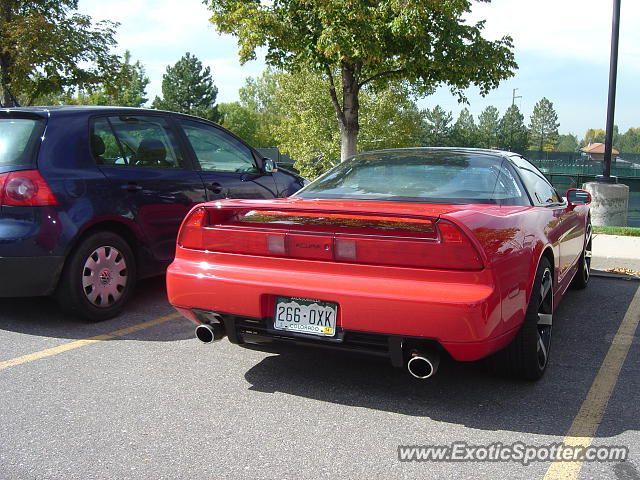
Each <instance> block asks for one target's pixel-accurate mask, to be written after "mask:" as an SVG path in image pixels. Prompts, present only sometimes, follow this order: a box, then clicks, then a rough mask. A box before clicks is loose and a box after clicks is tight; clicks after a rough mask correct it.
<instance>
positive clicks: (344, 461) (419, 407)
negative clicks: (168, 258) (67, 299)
mask: <svg viewBox="0 0 640 480" xmlns="http://www.w3.org/2000/svg"><path fill="white" fill-rule="evenodd" d="M639 288H640V282H637V281H625V280H618V279H612V278H593V280H592V283H591V285H590V286H589V288H588V289H587V290H585V291H571V292H570V293H569V294H568V296H567V297H566V298H565V300H564V301H563V303H562V305H561V306H560V308H559V310H558V311H557V312H556V315H555V319H554V326H555V328H554V337H553V343H552V349H553V353H552V358H551V364H550V367H549V370H548V371H547V373H546V375H545V377H544V378H543V379H542V380H541V381H539V382H537V383H523V382H520V381H513V380H508V379H503V378H499V377H496V376H494V375H492V374H491V373H489V372H488V371H487V370H486V369H485V368H484V366H483V364H481V363H474V364H460V363H454V362H452V361H446V360H445V361H443V364H442V365H441V368H440V371H439V372H438V374H437V375H436V376H435V377H434V378H432V379H430V380H427V381H417V380H414V379H413V378H411V377H410V376H409V375H408V374H406V372H403V371H401V370H396V369H394V368H392V367H391V366H390V364H388V362H386V361H384V360H381V359H372V358H369V357H359V356H355V355H352V354H341V353H335V352H327V351H324V350H317V351H316V350H309V351H301V350H292V351H287V352H285V353H282V354H271V353H264V352H260V351H254V350H247V349H243V348H240V347H237V346H234V345H231V344H229V343H228V341H227V340H223V341H222V342H218V343H215V344H211V345H203V344H201V343H200V342H198V341H197V340H195V338H194V335H193V325H192V324H191V323H190V322H188V321H187V320H184V319H182V318H180V317H177V316H176V315H172V314H173V310H172V309H171V308H170V307H169V305H168V304H167V302H166V300H165V290H164V283H163V279H161V278H160V279H153V280H149V281H145V282H143V283H141V284H140V285H139V287H138V291H137V293H136V297H135V301H134V302H133V303H132V304H131V305H130V307H129V308H128V309H127V311H126V312H125V314H123V315H121V316H120V317H118V318H116V319H113V320H109V321H106V322H102V323H97V324H88V323H84V322H82V321H79V320H75V319H73V318H68V317H65V316H64V315H63V314H62V313H60V312H59V310H58V309H57V308H56V305H55V304H54V303H53V302H52V301H50V300H48V299H0V346H1V348H0V389H1V390H0V479H3V480H4V479H7V480H8V479H76V478H77V479H94V478H95V479H129V478H131V479H183V478H184V479H213V478H291V479H298V478H310V479H316V478H378V477H380V478H412V479H413V478H424V477H428V478H456V479H458V478H527V479H531V478H540V479H542V478H581V479H591V478H615V479H618V480H633V479H640V473H639V472H640V434H639V430H640V375H639V374H638V372H639V371H640V334H639V333H638V332H635V329H632V330H628V329H627V330H624V331H621V332H619V328H620V326H621V325H623V326H624V325H627V326H629V325H632V326H633V325H634V324H633V322H634V321H635V322H636V323H635V324H637V318H638V316H640V290H639ZM617 333H618V335H617V336H616V334H617ZM612 345H613V347H612ZM620 345H622V347H624V348H622V349H621V348H617V349H616V346H617V347H620ZM626 347H628V353H627V350H626ZM612 352H613V353H612ZM621 352H622V353H621ZM608 353H609V355H607V354H608ZM618 369H619V370H618ZM616 380H617V382H616ZM568 433H569V434H570V435H569V436H578V437H580V441H583V442H592V445H623V446H627V447H628V448H629V459H628V460H627V461H626V462H613V463H602V462H601V463H582V464H580V463H578V464H576V463H573V462H565V463H559V464H558V463H556V464H554V465H552V464H551V462H549V461H539V462H533V463H532V464H530V465H528V466H524V465H521V464H520V463H517V462H499V463H492V462H486V461H485V462H474V463H470V462H442V463H438V462H415V463H407V462H400V461H398V446H399V445H447V444H451V443H453V442H461V441H464V442H467V443H468V444H472V445H480V444H486V445H489V444H492V443H496V442H500V443H502V444H512V443H514V442H518V441H521V442H524V443H526V444H531V445H547V444H552V443H555V442H560V441H562V440H563V438H564V437H565V436H566V435H567V434H568ZM545 476H546V477H545Z"/></svg>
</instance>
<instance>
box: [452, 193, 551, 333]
mask: <svg viewBox="0 0 640 480" xmlns="http://www.w3.org/2000/svg"><path fill="white" fill-rule="evenodd" d="M444 217H445V218H447V217H448V218H450V219H451V220H453V221H455V222H456V223H458V224H461V225H464V226H465V227H466V228H467V229H468V232H469V233H470V234H471V235H472V236H473V237H474V238H475V240H476V241H477V243H478V245H479V246H480V247H481V248H482V250H483V251H484V253H485V261H486V267H487V268H489V269H491V270H492V272H493V276H494V278H495V281H496V285H497V287H498V291H499V294H500V304H501V309H502V322H503V332H506V331H508V330H511V329H514V328H516V327H518V326H519V325H520V324H521V323H522V321H523V320H524V316H525V313H526V309H527V305H528V303H529V297H530V294H531V287H532V285H533V281H534V278H535V273H536V269H537V267H538V263H539V261H540V258H541V256H542V254H543V252H544V250H545V249H547V248H549V249H551V252H552V253H553V257H554V259H557V258H559V248H560V245H559V242H557V241H556V242H555V243H554V242H553V241H552V240H550V239H549V236H548V234H549V232H550V230H551V224H552V222H553V216H552V214H551V212H550V211H549V210H546V209H541V208H536V207H519V206H517V207H516V206H514V207H512V206H501V207H485V206H482V207H479V208H477V209H475V208H470V209H466V210H462V211H458V212H453V213H450V214H448V215H444ZM554 263H555V265H554V270H557V263H556V262H555V260H554Z"/></svg>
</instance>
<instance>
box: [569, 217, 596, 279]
mask: <svg viewBox="0 0 640 480" xmlns="http://www.w3.org/2000/svg"><path fill="white" fill-rule="evenodd" d="M591 232H592V228H591V220H589V223H587V230H586V232H585V237H584V247H583V249H582V255H581V256H580V260H579V263H578V270H577V271H576V275H575V277H573V280H572V281H571V287H572V288H575V289H577V290H582V289H584V288H587V285H588V284H589V278H590V277H591V245H592V241H593V239H592V233H591Z"/></svg>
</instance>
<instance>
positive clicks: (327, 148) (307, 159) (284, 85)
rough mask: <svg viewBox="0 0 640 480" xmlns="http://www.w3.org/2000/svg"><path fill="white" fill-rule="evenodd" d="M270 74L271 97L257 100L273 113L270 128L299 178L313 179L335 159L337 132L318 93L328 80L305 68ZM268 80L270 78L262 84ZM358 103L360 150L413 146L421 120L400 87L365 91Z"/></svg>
mask: <svg viewBox="0 0 640 480" xmlns="http://www.w3.org/2000/svg"><path fill="white" fill-rule="evenodd" d="M270 75H272V76H274V77H275V79H276V82H277V83H276V88H275V89H274V95H273V97H271V98H269V95H264V96H263V101H265V102H266V103H268V104H269V105H271V107H270V108H271V109H272V111H274V112H277V119H278V121H277V122H273V123H272V124H270V125H271V128H270V130H271V132H272V133H273V135H274V138H275V140H276V144H277V146H278V148H279V149H280V151H282V152H283V153H286V154H287V155H289V156H290V157H291V158H294V159H295V160H296V164H295V165H296V168H297V169H298V170H300V172H301V173H302V174H303V175H305V176H306V177H308V178H314V177H316V176H318V175H320V174H321V173H324V172H325V171H326V170H327V169H329V168H330V167H332V166H333V165H334V164H335V163H336V161H337V159H339V158H340V131H339V130H338V129H337V128H336V123H337V122H336V118H335V115H333V105H332V103H331V100H330V98H329V97H328V96H327V95H323V94H322V93H323V92H324V91H325V89H326V88H327V84H328V82H329V80H328V78H327V77H326V76H324V75H320V74H317V73H315V72H313V71H311V70H302V71H300V72H297V73H273V72H272V73H271V74H270ZM269 82H271V79H269V80H268V81H264V82H262V84H263V85H269ZM265 90H268V88H266V89H265ZM265 90H262V93H264V92H265ZM360 101H361V122H362V125H363V126H364V127H366V128H363V133H362V136H361V138H360V142H361V145H362V146H363V148H365V149H367V150H375V149H382V148H396V147H408V146H417V145H418V140H417V139H418V137H419V134H420V124H421V118H422V117H421V113H420V110H419V109H418V107H417V106H416V104H415V102H414V100H413V97H412V96H411V94H410V92H409V91H408V89H407V87H406V85H403V84H398V83H395V84H391V85H389V86H388V87H387V88H385V89H383V90H375V91H374V90H371V89H365V90H363V92H362V95H361V99H360Z"/></svg>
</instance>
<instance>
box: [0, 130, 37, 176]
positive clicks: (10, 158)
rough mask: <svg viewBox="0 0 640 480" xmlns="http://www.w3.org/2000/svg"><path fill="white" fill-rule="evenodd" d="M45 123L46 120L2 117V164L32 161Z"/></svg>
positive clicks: (21, 163)
mask: <svg viewBox="0 0 640 480" xmlns="http://www.w3.org/2000/svg"><path fill="white" fill-rule="evenodd" d="M44 125H45V121H44V120H35V119H30V118H0V166H4V165H26V164H30V163H32V162H33V161H34V152H35V150H36V147H37V144H38V143H39V141H40V137H41V136H42V133H43V131H44Z"/></svg>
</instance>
